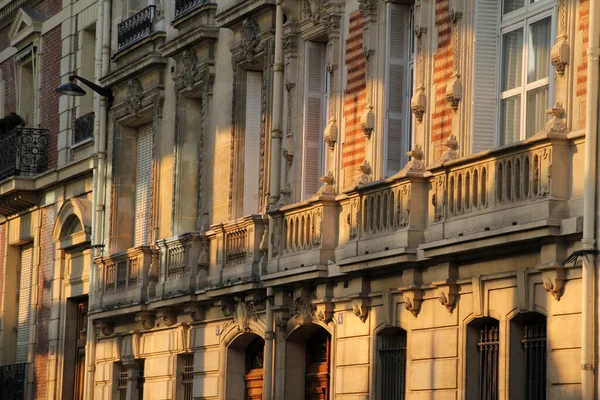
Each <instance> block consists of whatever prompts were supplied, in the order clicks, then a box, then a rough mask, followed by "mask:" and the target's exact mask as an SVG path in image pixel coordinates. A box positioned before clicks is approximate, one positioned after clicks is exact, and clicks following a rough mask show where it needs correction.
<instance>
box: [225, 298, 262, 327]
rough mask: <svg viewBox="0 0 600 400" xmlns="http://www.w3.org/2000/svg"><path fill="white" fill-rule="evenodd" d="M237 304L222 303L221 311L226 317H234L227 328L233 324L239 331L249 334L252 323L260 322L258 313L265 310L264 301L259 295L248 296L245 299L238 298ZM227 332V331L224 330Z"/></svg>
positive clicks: (230, 302)
mask: <svg viewBox="0 0 600 400" xmlns="http://www.w3.org/2000/svg"><path fill="white" fill-rule="evenodd" d="M235 300H236V301H235V302H232V301H227V300H224V301H221V302H222V304H221V310H222V311H223V315H224V316H225V317H233V319H232V321H230V322H229V323H228V324H227V325H225V328H227V327H228V326H229V325H231V324H235V326H236V327H237V329H238V331H240V332H249V331H250V321H251V320H253V321H258V313H259V312H260V311H262V310H264V305H265V304H264V299H263V298H261V297H259V296H257V295H252V294H251V295H248V296H246V298H245V299H242V298H241V297H236V298H235ZM223 330H224V331H225V329H223Z"/></svg>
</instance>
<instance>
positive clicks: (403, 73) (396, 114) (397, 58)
mask: <svg viewBox="0 0 600 400" xmlns="http://www.w3.org/2000/svg"><path fill="white" fill-rule="evenodd" d="M387 26H388V28H387V52H386V54H387V55H388V63H387V72H386V86H387V90H386V143H385V149H386V150H385V154H386V176H391V175H394V174H395V173H396V172H398V171H400V170H401V169H402V167H403V166H404V164H406V162H407V161H408V159H407V156H406V153H407V152H408V151H409V150H410V147H411V145H412V129H413V121H412V119H413V116H412V114H411V112H410V99H411V95H412V93H413V87H414V85H413V79H414V66H415V62H414V60H415V57H414V56H415V47H416V46H415V36H414V34H413V31H414V9H413V8H412V7H407V6H405V5H400V4H395V3H391V2H390V3H388V4H387Z"/></svg>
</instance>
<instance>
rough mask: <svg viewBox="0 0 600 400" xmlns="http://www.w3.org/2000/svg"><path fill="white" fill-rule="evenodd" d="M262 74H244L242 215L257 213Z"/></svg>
mask: <svg viewBox="0 0 600 400" xmlns="http://www.w3.org/2000/svg"><path fill="white" fill-rule="evenodd" d="M261 87H262V73H261V72H252V71H248V72H247V73H246V119H245V122H246V124H245V125H246V131H245V135H244V200H243V212H244V215H250V214H256V213H257V212H258V181H259V158H260V117H261V115H260V114H261V93H260V92H261Z"/></svg>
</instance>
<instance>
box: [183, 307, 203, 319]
mask: <svg viewBox="0 0 600 400" xmlns="http://www.w3.org/2000/svg"><path fill="white" fill-rule="evenodd" d="M183 312H185V313H186V314H189V315H190V317H192V319H193V320H194V321H202V320H204V316H205V314H206V312H205V308H204V307H203V306H202V305H200V304H199V303H189V304H186V305H185V306H184V307H183Z"/></svg>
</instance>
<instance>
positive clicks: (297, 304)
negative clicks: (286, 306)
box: [292, 290, 316, 326]
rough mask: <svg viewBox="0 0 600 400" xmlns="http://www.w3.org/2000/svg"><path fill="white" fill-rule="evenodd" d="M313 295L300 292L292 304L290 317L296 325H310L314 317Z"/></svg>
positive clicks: (305, 291)
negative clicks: (294, 320) (291, 316)
mask: <svg viewBox="0 0 600 400" xmlns="http://www.w3.org/2000/svg"><path fill="white" fill-rule="evenodd" d="M312 300H313V295H312V293H310V292H309V291H308V290H302V293H301V295H300V296H297V297H295V298H294V301H293V302H292V315H293V316H294V317H295V318H296V323H297V324H298V325H303V326H306V325H310V324H311V323H312V321H313V318H314V317H315V311H316V307H315V305H314V304H313V303H312Z"/></svg>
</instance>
